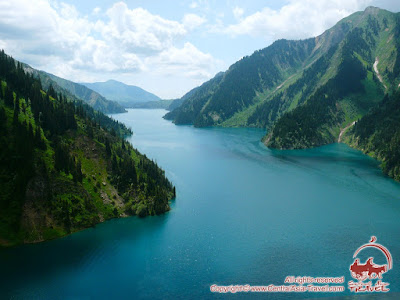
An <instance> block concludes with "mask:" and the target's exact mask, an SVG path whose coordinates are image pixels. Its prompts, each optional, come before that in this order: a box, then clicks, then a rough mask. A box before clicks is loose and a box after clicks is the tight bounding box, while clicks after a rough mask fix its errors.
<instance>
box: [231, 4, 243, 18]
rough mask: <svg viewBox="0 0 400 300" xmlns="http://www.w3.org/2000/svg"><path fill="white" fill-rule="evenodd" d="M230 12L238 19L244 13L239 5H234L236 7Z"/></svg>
mask: <svg viewBox="0 0 400 300" xmlns="http://www.w3.org/2000/svg"><path fill="white" fill-rule="evenodd" d="M232 12H233V16H234V17H235V18H236V19H240V18H241V17H242V16H243V14H244V9H243V8H241V7H238V6H236V7H235V8H234V9H233V10H232Z"/></svg>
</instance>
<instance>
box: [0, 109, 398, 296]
mask: <svg viewBox="0 0 400 300" xmlns="http://www.w3.org/2000/svg"><path fill="white" fill-rule="evenodd" d="M165 113H166V111H165V110H140V109H138V110H129V112H128V113H126V114H118V115H113V117H114V118H115V119H117V120H119V121H120V122H123V123H125V124H126V125H128V126H130V127H131V128H132V129H133V131H134V135H133V136H132V137H130V138H128V140H129V141H130V142H131V143H132V144H133V145H134V146H135V147H136V148H138V149H139V150H140V151H141V152H142V153H145V154H146V155H147V156H148V157H150V158H152V159H154V160H155V161H157V163H158V165H159V166H161V167H162V168H163V169H164V170H165V171H166V174H167V176H168V178H169V179H170V180H171V181H172V182H173V183H174V185H175V186H176V191H177V197H176V200H174V201H173V202H172V204H171V208H172V209H171V211H170V212H168V213H167V214H165V215H162V216H155V217H147V218H144V219H139V218H136V217H130V218H124V219H116V220H111V221H108V222H105V223H103V224H99V225H98V226H96V227H95V228H90V229H87V230H84V231H81V232H78V233H75V234H73V235H70V236H67V237H65V238H61V239H58V240H53V241H48V242H44V243H40V244H34V245H23V246H19V247H16V248H12V249H2V250H0V266H1V275H0V279H1V290H0V296H2V297H0V298H7V297H8V298H9V297H11V296H13V299H27V298H29V299H32V298H33V299H58V298H62V299H118V298H122V299H138V298H139V299H192V298H203V299H204V298H265V297H272V298H276V299H287V298H311V297H325V296H329V294H323V293H322V294H321V293H296V294H295V293H290V294H288V293H286V294H285V293H274V294H264V293H260V294H255V293H253V294H249V293H237V294H235V295H232V294H228V295H223V294H214V293H211V292H210V286H211V285H212V284H218V285H236V284H251V285H269V284H274V285H282V284H283V283H284V280H285V278H286V276H289V275H293V276H314V277H318V276H326V277H328V276H329V277H340V276H345V283H344V284H343V285H344V286H345V288H346V291H345V292H342V293H333V294H332V295H330V296H335V297H338V296H345V295H351V293H350V292H349V291H348V289H347V282H348V281H349V280H351V279H352V278H351V276H350V272H349V266H350V264H351V263H352V262H353V260H354V259H353V254H354V252H355V250H356V249H357V248H358V247H360V246H361V245H363V244H365V243H367V242H369V240H370V238H371V236H373V235H374V236H376V237H377V238H378V240H377V242H378V243H381V244H382V245H384V246H385V247H387V248H388V249H389V251H391V254H392V256H393V260H394V267H393V269H392V270H390V271H389V272H387V273H386V274H384V278H383V280H384V281H385V282H388V283H390V286H389V288H390V289H391V290H390V292H391V293H389V294H388V296H389V298H397V299H399V297H400V294H399V293H400V268H399V267H398V266H399V265H400V260H399V257H400V184H399V183H397V182H395V181H393V180H392V179H390V178H388V177H386V176H384V175H383V174H382V172H381V170H380V169H379V164H378V162H376V161H375V160H374V159H372V158H370V157H368V156H366V155H363V154H362V153H361V152H359V151H356V150H353V149H351V148H349V147H348V146H346V145H344V144H332V145H328V146H324V147H320V148H316V149H309V150H296V151H278V150H270V149H268V148H266V147H265V146H264V145H263V144H262V143H261V142H260V139H261V138H262V136H263V135H264V133H265V131H264V130H261V129H246V128H202V129H199V128H194V127H192V126H175V125H174V124H172V123H171V122H169V121H166V120H164V119H162V116H163V115H164V114H165ZM369 256H374V262H375V263H378V264H384V263H386V260H385V257H384V256H383V254H382V253H381V252H380V251H378V250H377V249H370V248H368V249H366V250H363V251H361V252H360V255H359V256H358V257H360V258H361V261H362V262H365V260H366V259H367V258H368V257H369ZM392 292H394V293H392ZM361 299H365V298H361Z"/></svg>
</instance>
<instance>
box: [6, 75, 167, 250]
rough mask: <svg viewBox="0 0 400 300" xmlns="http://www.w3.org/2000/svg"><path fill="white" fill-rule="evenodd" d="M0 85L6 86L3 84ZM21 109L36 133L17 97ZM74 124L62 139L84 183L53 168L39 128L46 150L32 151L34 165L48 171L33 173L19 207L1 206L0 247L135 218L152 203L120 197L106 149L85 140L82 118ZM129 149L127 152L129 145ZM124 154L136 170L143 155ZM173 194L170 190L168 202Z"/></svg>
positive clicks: (9, 115)
mask: <svg viewBox="0 0 400 300" xmlns="http://www.w3.org/2000/svg"><path fill="white" fill-rule="evenodd" d="M2 83H3V85H5V82H2ZM14 96H15V94H14ZM53 101H54V100H53ZM0 107H3V108H4V109H5V112H6V117H7V128H8V129H7V130H6V133H5V136H4V137H5V138H11V136H10V134H12V128H13V124H12V120H13V109H11V108H9V107H7V106H5V105H4V101H3V100H1V99H0ZM20 108H21V109H20V113H19V122H21V123H22V122H24V121H26V122H27V125H29V124H31V126H32V127H33V131H34V132H35V130H36V124H35V119H34V117H33V113H32V111H31V109H30V106H29V105H28V104H27V103H26V101H25V99H23V98H20ZM76 118H77V117H76ZM77 123H78V129H77V131H67V132H66V133H65V134H64V135H63V137H62V139H63V140H64V141H65V142H66V143H67V144H68V145H69V149H70V154H71V155H73V156H75V157H76V158H77V159H79V160H80V161H81V162H82V167H81V169H82V173H83V181H82V183H76V182H74V180H73V177H72V175H71V174H65V173H64V172H58V171H56V170H55V167H54V153H55V151H54V148H53V146H52V143H51V142H50V141H49V140H47V139H46V135H45V133H44V132H43V130H42V131H41V134H42V137H43V138H44V140H45V143H46V145H47V149H46V150H40V149H37V148H36V149H35V154H34V159H35V162H36V163H38V162H39V161H41V160H42V161H44V163H45V166H46V170H47V172H44V171H43V170H40V169H39V168H38V167H37V168H36V170H35V175H34V176H33V177H32V178H31V180H30V181H29V183H28V186H27V190H26V199H25V202H24V203H23V206H22V207H21V208H19V207H15V206H14V207H13V206H12V207H1V209H0V220H2V222H0V246H1V245H3V246H12V245H15V244H20V243H30V242H39V241H43V240H48V239H53V238H57V237H61V236H64V235H66V234H69V233H71V232H75V231H78V230H81V229H84V228H87V227H90V226H94V225H95V224H97V223H99V222H103V221H105V220H108V219H111V218H115V217H123V216H127V215H135V214H136V213H138V211H137V208H138V207H139V206H140V208H142V209H145V208H146V207H147V206H148V205H149V201H150V202H152V201H153V200H152V199H150V198H148V197H146V196H145V195H144V194H142V193H138V195H137V196H135V197H133V198H132V197H128V198H126V199H124V198H122V196H121V195H120V194H119V192H118V190H117V189H116V187H115V186H114V185H113V184H112V183H111V182H110V180H111V176H110V168H111V163H110V160H109V159H107V157H106V149H105V145H104V144H102V143H100V142H99V141H98V140H96V139H92V138H89V136H88V134H87V130H86V129H85V122H83V120H82V119H79V118H77ZM94 136H106V137H107V138H108V139H110V140H111V141H113V147H114V148H119V147H121V140H119V139H118V138H116V137H113V136H112V135H111V134H110V133H108V132H106V131H104V130H103V129H101V128H95V129H94ZM127 147H128V149H129V147H130V146H128V145H127ZM128 151H129V153H130V155H131V157H132V158H133V160H134V161H135V164H136V167H137V169H138V170H139V168H138V164H139V161H140V160H141V159H144V156H143V155H141V154H139V153H138V152H137V151H134V149H130V150H128ZM138 172H139V174H138V175H139V176H146V174H145V173H143V172H140V171H138ZM8 188H9V185H7V184H6V185H4V186H1V190H2V192H4V193H6V192H7V189H8ZM172 196H173V195H172V190H171V191H170V198H172ZM168 209H169V208H167V210H168ZM66 215H68V220H66ZM15 219H20V222H19V224H15V222H14V220H15Z"/></svg>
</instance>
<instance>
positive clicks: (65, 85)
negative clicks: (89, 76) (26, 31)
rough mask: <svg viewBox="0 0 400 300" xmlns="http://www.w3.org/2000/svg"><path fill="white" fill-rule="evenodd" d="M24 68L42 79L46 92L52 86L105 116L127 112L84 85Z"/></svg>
mask: <svg viewBox="0 0 400 300" xmlns="http://www.w3.org/2000/svg"><path fill="white" fill-rule="evenodd" d="M22 66H23V67H24V69H25V71H26V72H28V73H32V74H33V75H34V76H36V77H39V78H40V81H41V83H42V87H43V88H44V89H45V90H47V89H48V88H49V87H50V86H52V87H53V89H54V90H55V91H56V92H57V93H63V94H64V95H65V96H67V97H68V98H70V99H73V100H83V101H84V102H85V103H87V104H89V105H90V106H91V107H93V108H94V109H95V110H97V111H100V112H102V113H105V114H111V113H123V112H126V110H125V109H124V108H123V107H122V106H121V105H120V104H119V103H117V102H115V101H111V100H108V99H106V98H104V97H103V96H102V95H100V94H99V93H97V92H95V91H93V90H91V89H90V88H87V87H86V86H84V85H82V84H78V83H75V82H72V81H69V80H66V79H64V78H60V77H58V76H55V75H53V74H50V73H46V72H44V71H39V70H35V69H33V68H31V67H30V66H28V65H26V64H22Z"/></svg>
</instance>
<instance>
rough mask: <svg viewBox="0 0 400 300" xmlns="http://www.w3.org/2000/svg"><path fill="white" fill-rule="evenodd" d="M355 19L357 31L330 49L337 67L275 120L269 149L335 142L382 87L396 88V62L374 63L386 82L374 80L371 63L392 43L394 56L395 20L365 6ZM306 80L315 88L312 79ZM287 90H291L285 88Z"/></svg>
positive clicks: (377, 97) (375, 100) (372, 102)
mask: <svg viewBox="0 0 400 300" xmlns="http://www.w3.org/2000/svg"><path fill="white" fill-rule="evenodd" d="M361 17H362V18H361V20H362V22H360V23H359V25H358V27H355V28H353V29H352V30H351V31H349V33H347V34H346V36H345V38H344V39H343V41H342V42H341V43H340V44H338V47H337V49H333V48H332V49H333V50H332V51H334V52H335V53H334V54H332V55H331V57H332V58H333V57H336V60H338V61H339V63H338V64H337V63H335V65H337V72H336V73H335V75H334V76H333V77H332V78H331V79H329V80H328V81H327V82H326V83H324V84H322V85H320V86H319V87H318V89H317V90H316V91H315V92H314V93H313V94H311V95H309V96H307V97H306V98H305V99H304V97H303V99H304V101H302V100H300V102H299V103H300V105H299V106H297V107H296V108H295V109H293V110H292V111H289V112H285V113H284V114H282V116H281V117H280V118H278V119H277V120H276V122H275V124H274V126H273V127H272V128H271V130H270V133H269V135H268V136H267V137H266V138H265V139H264V141H265V143H266V144H267V145H268V146H269V147H272V148H279V149H296V148H309V147H316V146H320V145H324V144H328V143H332V142H335V141H337V140H338V137H339V134H340V132H341V129H343V128H345V127H346V126H348V125H350V124H351V123H352V122H353V121H355V120H357V119H359V118H361V117H362V116H363V115H365V114H366V113H367V112H368V111H369V110H370V109H371V108H373V107H375V106H376V105H377V104H378V103H379V102H380V101H381V99H382V97H383V95H384V92H385V89H386V86H389V87H390V88H391V89H396V88H397V85H396V84H398V82H399V73H395V66H396V65H397V64H398V63H397V62H396V63H394V64H390V65H388V61H383V60H381V61H379V64H378V66H379V69H380V70H382V69H383V70H384V74H385V77H386V78H388V79H387V81H386V83H385V82H383V83H381V82H380V80H379V78H378V74H375V71H374V70H373V65H374V64H376V63H377V60H376V57H377V56H376V55H377V53H382V49H380V48H379V47H380V46H381V47H384V48H387V47H389V46H388V45H390V44H392V45H394V49H395V51H396V52H398V49H399V48H398V47H397V45H398V42H397V41H396V42H395V41H394V40H398V38H397V39H389V38H388V36H391V34H396V35H397V34H398V33H400V32H399V29H398V27H399V26H400V25H399V22H398V21H399V16H398V15H395V14H392V13H389V12H386V11H383V10H379V9H376V8H369V9H367V10H366V11H365V12H364V13H363V14H362V16H361ZM388 33H389V34H388ZM397 36H398V35H397ZM382 39H384V42H382ZM390 48H391V47H390ZM391 49H392V48H391ZM328 53H329V52H328ZM321 59H324V60H325V61H326V62H327V64H326V65H325V68H323V69H327V67H328V66H330V65H331V64H332V62H330V61H329V60H327V59H326V55H325V56H323V57H322V58H321ZM321 59H320V60H321ZM318 63H319V61H317V62H316V63H314V64H313V66H312V67H311V68H309V69H308V70H312V69H313V68H314V66H317V64H318ZM329 68H332V66H331V67H329ZM313 73H314V74H315V73H316V72H315V71H314V72H313ZM303 78H304V77H303ZM303 78H302V79H300V80H299V81H297V82H296V83H295V84H297V83H299V82H300V81H302V80H303ZM389 78H390V80H389ZM306 82H311V85H315V82H313V81H312V79H310V80H309V81H306ZM306 82H305V83H306ZM390 82H392V83H390ZM290 89H291V87H289V88H288V89H287V90H290ZM303 91H304V88H303ZM386 92H388V91H386ZM307 94H310V93H304V92H303V96H304V95H307ZM292 95H293V94H292ZM281 99H282V97H280V98H278V99H277V100H276V103H277V105H282V102H281ZM267 111H268V112H269V113H270V114H271V111H272V112H273V110H272V109H270V110H267ZM264 113H265V110H264Z"/></svg>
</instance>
